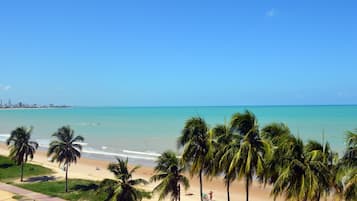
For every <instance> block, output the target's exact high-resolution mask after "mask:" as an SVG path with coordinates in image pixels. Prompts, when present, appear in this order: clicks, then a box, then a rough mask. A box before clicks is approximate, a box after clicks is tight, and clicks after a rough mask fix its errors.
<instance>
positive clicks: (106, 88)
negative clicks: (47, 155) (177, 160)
mask: <svg viewBox="0 0 357 201" xmlns="http://www.w3.org/2000/svg"><path fill="white" fill-rule="evenodd" d="M356 10H357V1H354V0H346V1H337V0H336V1H335V0H323V1H321V0H314V1H311V0H289V1H286V0H282V1H275V0H249V1H248V0H247V1H238V0H234V1H226V0H220V1H217V0H216V1H210V0H205V1H198V0H187V1H186V0H163V1H156V0H151V1H148V0H142V1H137V0H130V1H109V0H108V1H91V0H86V1H80V0H78V1H73V0H70V1H67V0H63V1H37V0H33V1H16V0H13V1H1V2H0V99H3V100H4V101H5V100H6V101H7V100H8V99H11V100H12V102H17V101H22V102H25V103H38V104H50V103H54V104H68V105H77V106H189V105H192V106H206V105H212V106H220V105H222V106H227V105H229V106H230V105H310V104H312V105H315V104H317V105H325V104H357V12H356Z"/></svg>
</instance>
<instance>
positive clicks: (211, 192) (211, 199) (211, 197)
mask: <svg viewBox="0 0 357 201" xmlns="http://www.w3.org/2000/svg"><path fill="white" fill-rule="evenodd" d="M208 194H209V200H210V201H213V191H210V192H209V193H208Z"/></svg>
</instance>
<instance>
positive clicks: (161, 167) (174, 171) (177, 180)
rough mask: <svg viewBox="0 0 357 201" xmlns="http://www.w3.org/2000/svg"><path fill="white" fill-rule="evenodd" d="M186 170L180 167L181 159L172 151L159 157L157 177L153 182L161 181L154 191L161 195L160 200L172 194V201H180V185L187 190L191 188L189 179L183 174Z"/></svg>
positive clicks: (152, 178) (156, 169)
mask: <svg viewBox="0 0 357 201" xmlns="http://www.w3.org/2000/svg"><path fill="white" fill-rule="evenodd" d="M183 172H184V168H183V167H182V166H181V165H180V163H179V159H178V158H177V157H176V154H175V153H174V152H172V151H166V152H164V153H162V154H161V156H159V158H158V160H157V165H156V167H155V173H156V174H155V175H154V176H152V177H151V179H150V180H151V181H154V182H157V181H161V182H160V183H159V184H158V185H157V186H156V187H155V188H154V190H153V192H158V193H159V194H160V197H159V200H163V199H164V198H165V197H166V196H168V195H169V194H171V201H180V197H181V196H180V189H181V187H180V185H182V186H183V187H184V188H185V190H187V188H188V187H189V186H190V185H189V181H188V179H187V178H186V177H185V176H184V175H183V174H182V173H183Z"/></svg>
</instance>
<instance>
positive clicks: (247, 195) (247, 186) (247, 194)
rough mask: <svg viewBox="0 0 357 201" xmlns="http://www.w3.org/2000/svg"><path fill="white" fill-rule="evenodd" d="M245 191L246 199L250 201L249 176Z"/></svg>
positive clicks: (246, 180)
mask: <svg viewBox="0 0 357 201" xmlns="http://www.w3.org/2000/svg"><path fill="white" fill-rule="evenodd" d="M245 193H246V201H249V177H246V179H245Z"/></svg>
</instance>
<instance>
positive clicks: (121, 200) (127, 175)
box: [99, 158, 150, 201]
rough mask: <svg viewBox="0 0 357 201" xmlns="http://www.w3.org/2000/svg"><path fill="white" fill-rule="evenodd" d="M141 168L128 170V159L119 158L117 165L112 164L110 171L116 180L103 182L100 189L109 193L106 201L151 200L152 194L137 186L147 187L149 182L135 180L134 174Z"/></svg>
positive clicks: (109, 167) (136, 167)
mask: <svg viewBox="0 0 357 201" xmlns="http://www.w3.org/2000/svg"><path fill="white" fill-rule="evenodd" d="M138 168H139V166H135V167H134V168H133V169H131V170H129V168H128V159H126V160H122V159H120V158H117V163H111V164H109V166H108V170H109V171H111V172H112V173H113V174H114V176H115V177H116V180H112V179H105V180H103V181H102V182H101V184H100V187H99V189H100V190H104V191H105V192H107V193H108V197H107V199H106V200H112V201H114V200H115V201H141V200H142V199H143V198H150V193H149V192H146V191H144V190H142V189H138V188H137V187H136V186H138V185H145V184H147V183H148V182H147V181H145V180H144V179H133V174H134V172H135V171H136V170H137V169H138Z"/></svg>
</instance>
